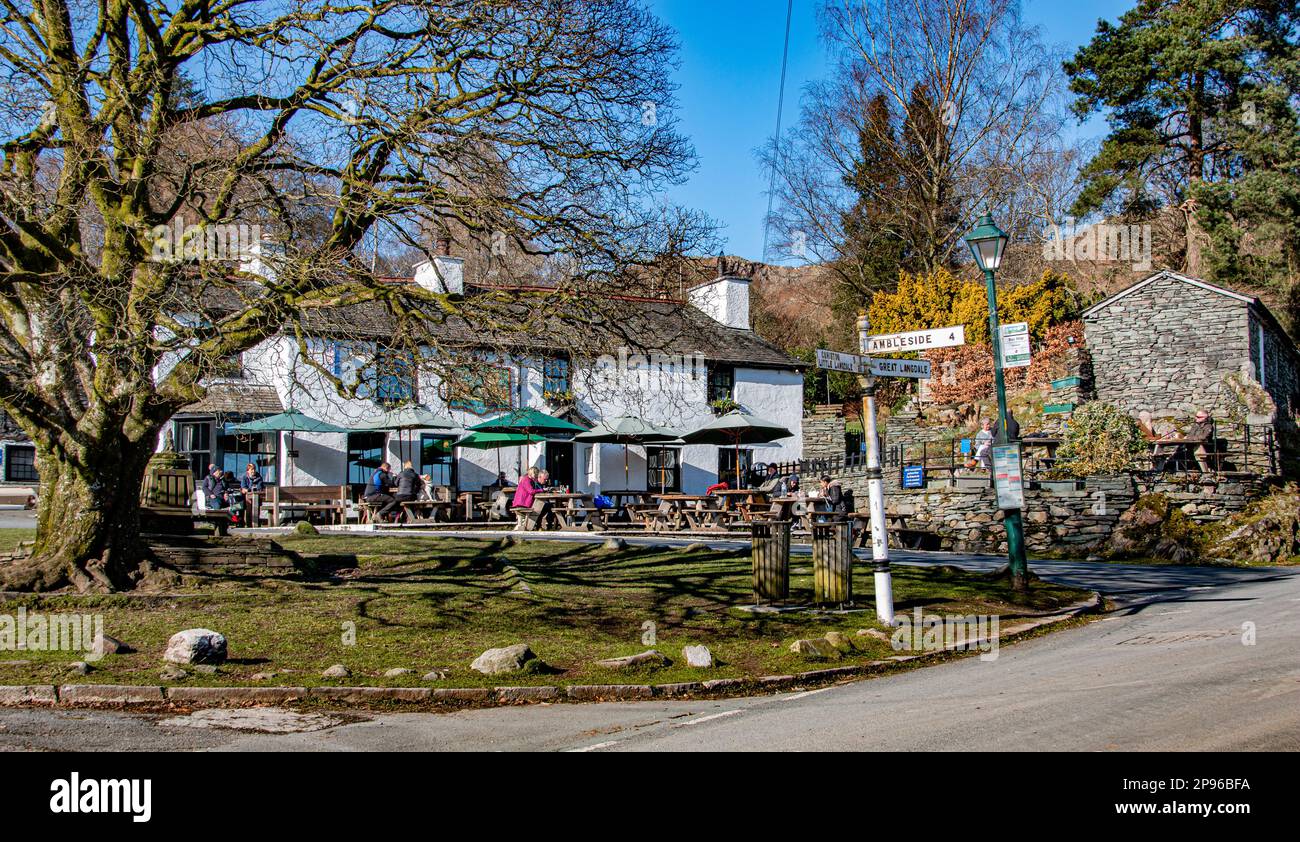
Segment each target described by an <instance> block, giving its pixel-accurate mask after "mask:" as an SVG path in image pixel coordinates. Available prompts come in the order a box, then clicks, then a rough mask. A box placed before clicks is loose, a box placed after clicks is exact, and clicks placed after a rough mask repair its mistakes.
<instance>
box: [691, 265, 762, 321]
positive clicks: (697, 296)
mask: <svg viewBox="0 0 1300 842" xmlns="http://www.w3.org/2000/svg"><path fill="white" fill-rule="evenodd" d="M689 296H690V302H691V304H692V305H693V306H694V307H695V308H696V309H698V310H700V311H702V312H703V313H704V314H705V315H706V316H708V317H709V318H711V319H713V320H714V321H715V322H718V323H719V324H722V325H725V326H726V327H730V328H735V329H737V330H749V329H750V327H749V279H748V278H740V277H736V276H735V275H721V276H720V277H718V278H716V279H714V280H712V281H709V282H708V283H706V284H700V285H699V286H697V287H695V288H693V289H691V290H690V292H689Z"/></svg>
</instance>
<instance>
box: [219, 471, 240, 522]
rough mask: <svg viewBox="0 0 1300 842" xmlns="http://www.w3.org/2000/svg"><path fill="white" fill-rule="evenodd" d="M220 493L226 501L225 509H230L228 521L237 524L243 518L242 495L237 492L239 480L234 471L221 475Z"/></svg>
mask: <svg viewBox="0 0 1300 842" xmlns="http://www.w3.org/2000/svg"><path fill="white" fill-rule="evenodd" d="M221 491H222V494H223V496H224V497H225V499H226V508H228V509H230V519H231V520H232V521H234V522H235V523H238V522H239V521H240V519H241V518H242V517H243V516H244V495H243V494H242V493H241V492H240V490H239V480H237V479H235V472H234V471H226V472H225V473H223V474H222V475H221Z"/></svg>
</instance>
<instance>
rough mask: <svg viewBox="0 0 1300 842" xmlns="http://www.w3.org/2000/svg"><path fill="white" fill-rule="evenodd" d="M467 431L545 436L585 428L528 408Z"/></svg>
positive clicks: (512, 411) (500, 416) (576, 431)
mask: <svg viewBox="0 0 1300 842" xmlns="http://www.w3.org/2000/svg"><path fill="white" fill-rule="evenodd" d="M469 429H470V430H473V431H474V432H481V433H532V434H534V435H542V436H545V435H549V434H552V433H581V432H583V430H584V429H585V428H584V427H579V426H578V425H577V424H572V423H570V422H568V421H565V420H564V419H563V418H556V417H555V416H554V415H547V414H546V413H545V412H542V411H541V410H540V409H531V408H528V409H514V410H511V411H510V412H507V413H506V414H505V415H499V416H497V417H496V418H493V419H491V420H490V421H484V422H483V423H481V424H475V425H474V426H472V427H470V428H469Z"/></svg>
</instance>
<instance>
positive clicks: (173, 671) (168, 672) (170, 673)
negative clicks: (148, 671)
mask: <svg viewBox="0 0 1300 842" xmlns="http://www.w3.org/2000/svg"><path fill="white" fill-rule="evenodd" d="M158 677H159V678H161V679H162V680H163V681H184V680H185V679H186V678H189V673H187V672H186V671H185V670H183V669H181V668H180V667H175V666H172V665H171V664H168V665H167V666H165V667H163V668H162V670H160V671H159V673H158Z"/></svg>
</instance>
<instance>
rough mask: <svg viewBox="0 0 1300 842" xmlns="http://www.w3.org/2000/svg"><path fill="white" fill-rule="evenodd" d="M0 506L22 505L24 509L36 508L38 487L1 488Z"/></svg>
mask: <svg viewBox="0 0 1300 842" xmlns="http://www.w3.org/2000/svg"><path fill="white" fill-rule="evenodd" d="M0 506H22V507H23V508H24V509H34V508H36V489H34V488H23V487H21V486H6V487H2V488H0Z"/></svg>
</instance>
